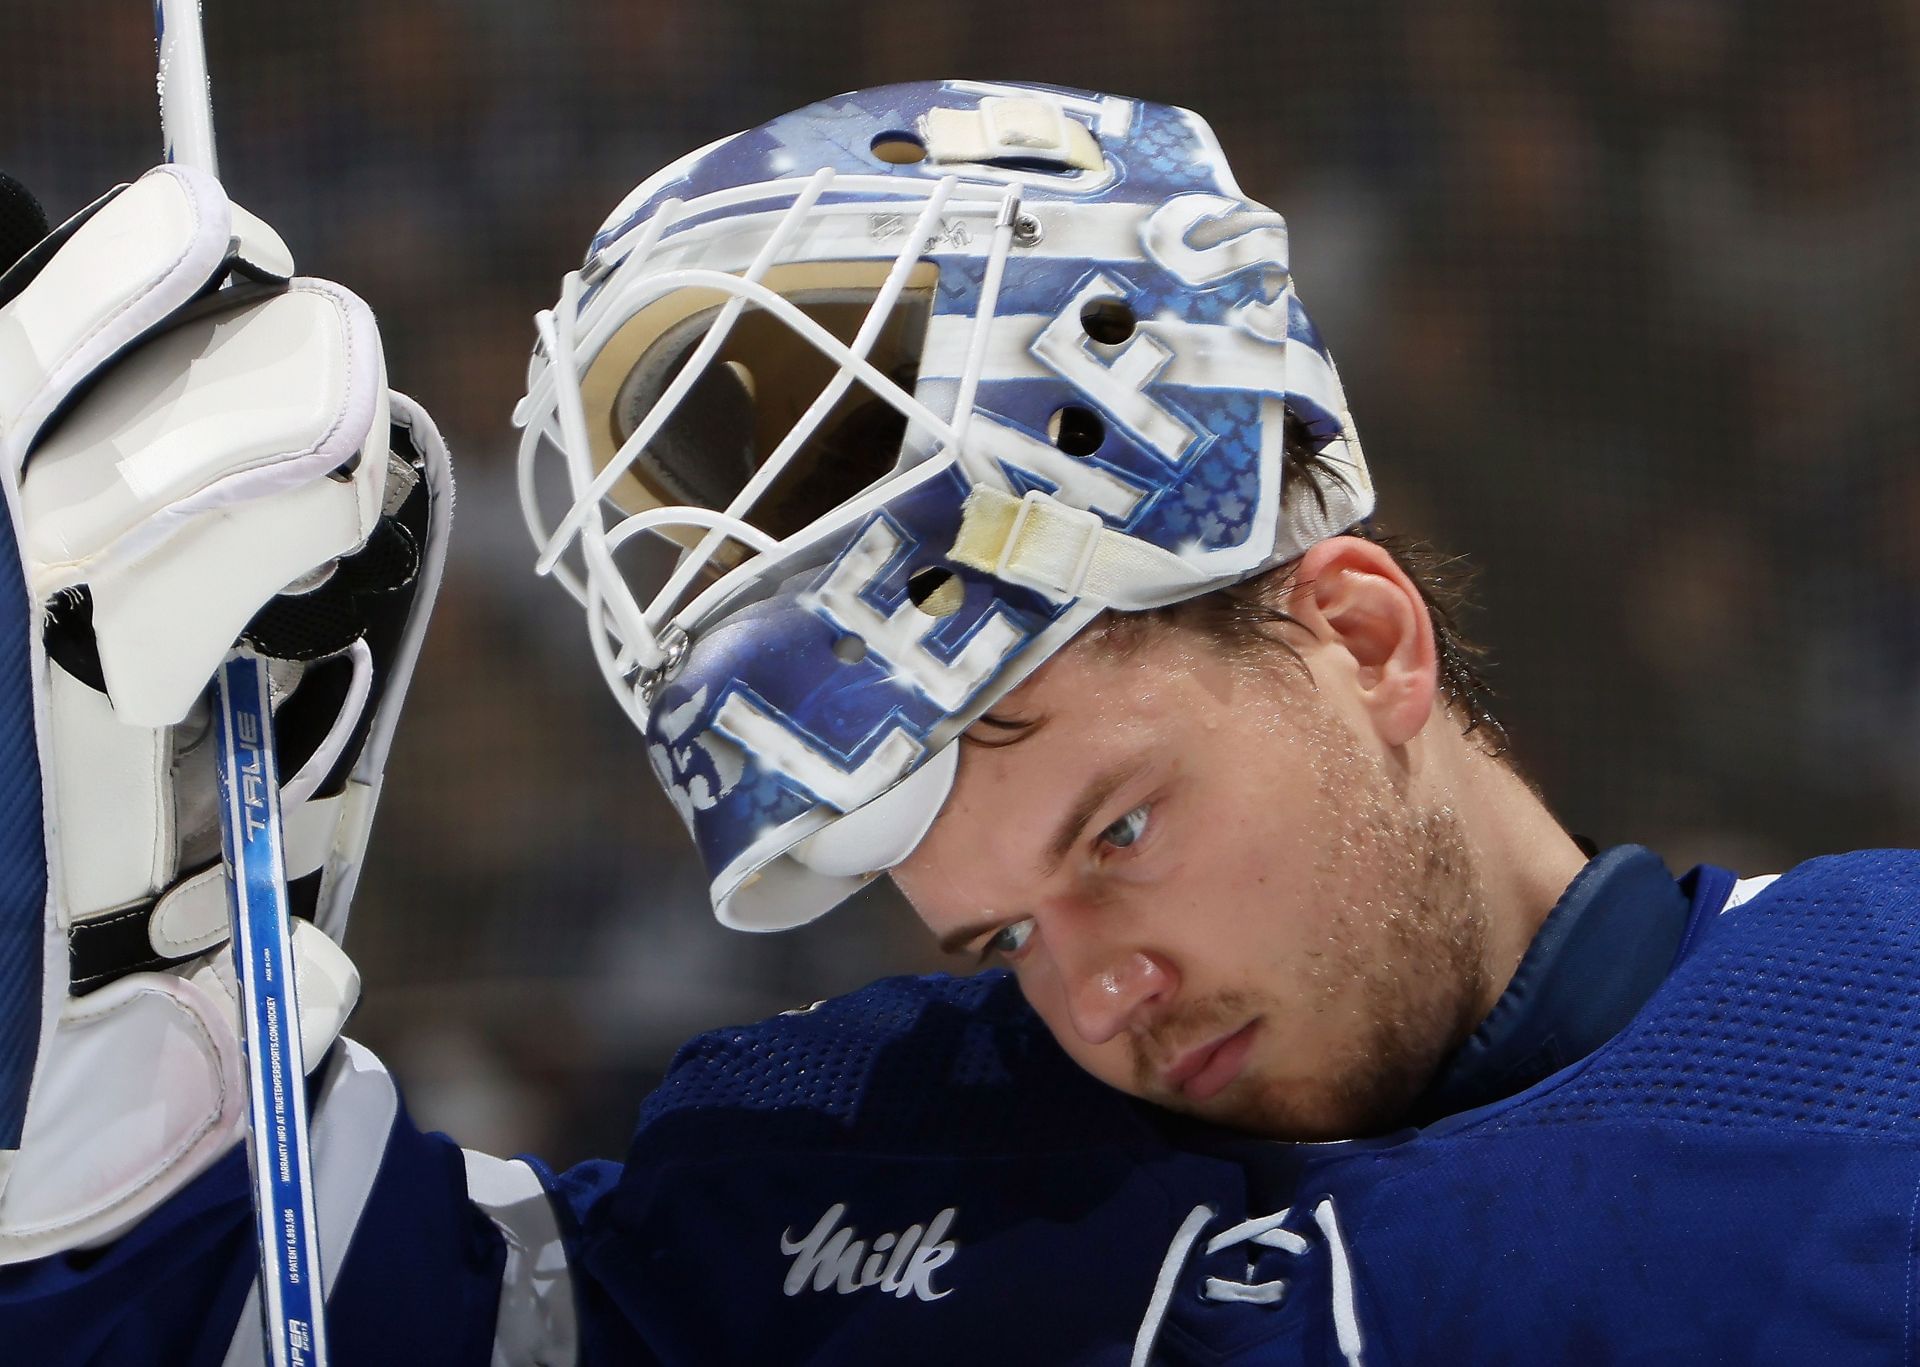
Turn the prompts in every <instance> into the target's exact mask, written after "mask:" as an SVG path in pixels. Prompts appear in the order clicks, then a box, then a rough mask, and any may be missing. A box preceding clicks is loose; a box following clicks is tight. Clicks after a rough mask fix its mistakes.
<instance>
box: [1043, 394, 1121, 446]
mask: <svg viewBox="0 0 1920 1367" xmlns="http://www.w3.org/2000/svg"><path fill="white" fill-rule="evenodd" d="M1047 437H1048V438H1049V439H1050V440H1051V441H1052V442H1053V444H1054V445H1055V446H1057V447H1059V448H1060V449H1061V450H1062V451H1065V452H1066V453H1067V454H1068V455H1070V456H1090V455H1092V454H1093V453H1094V452H1095V451H1098V450H1099V449H1100V444H1101V443H1102V442H1104V441H1105V440H1106V439H1107V425H1106V424H1105V423H1104V422H1101V421H1100V415H1099V414H1098V413H1096V412H1094V411H1093V410H1092V409H1091V408H1082V407H1080V406H1079V405H1078V404H1071V403H1070V404H1068V405H1067V406H1066V407H1065V408H1061V409H1057V410H1056V411H1055V412H1054V415H1053V416H1052V417H1051V418H1048V419H1047Z"/></svg>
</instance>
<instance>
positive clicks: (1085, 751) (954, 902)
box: [894, 642, 1230, 930]
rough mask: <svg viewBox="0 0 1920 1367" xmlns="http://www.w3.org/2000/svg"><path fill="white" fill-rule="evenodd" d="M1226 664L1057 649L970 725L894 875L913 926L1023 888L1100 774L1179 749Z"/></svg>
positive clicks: (1201, 718)
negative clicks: (915, 918) (947, 781)
mask: <svg viewBox="0 0 1920 1367" xmlns="http://www.w3.org/2000/svg"><path fill="white" fill-rule="evenodd" d="M1224 668H1225V666H1224V665H1222V664H1220V663H1219V662H1218V661H1215V660H1212V659H1210V658H1207V657H1204V656H1199V655H1191V654H1189V653H1186V652H1183V651H1182V650H1180V649H1178V648H1175V647H1166V648H1161V647H1158V646H1155V647H1148V648H1142V649H1140V650H1138V651H1128V652H1114V651H1111V650H1105V649H1101V648H1098V647H1097V646H1096V647H1095V648H1092V649H1082V648H1081V645H1080V643H1078V642H1076V643H1075V644H1074V646H1072V647H1070V648H1068V649H1067V650H1064V651H1062V652H1061V653H1060V654H1059V655H1056V656H1055V657H1054V658H1053V659H1052V660H1050V661H1048V662H1047V664H1046V665H1045V666H1043V667H1042V668H1041V669H1040V670H1038V671H1036V672H1035V674H1034V675H1033V677H1032V678H1030V679H1028V680H1027V681H1026V682H1025V683H1023V684H1022V685H1021V686H1020V687H1019V688H1017V689H1015V690H1013V691H1012V692H1010V693H1009V694H1007V696H1006V697H1005V698H1003V699H1002V700H1001V701H1000V703H999V704H997V705H996V706H995V707H994V708H993V710H992V712H991V713H990V714H989V715H991V716H993V717H995V718H999V719H1001V720H1003V721H1005V722H1008V723H1013V724H1014V725H1011V726H1000V727H996V726H993V725H983V724H976V725H975V727H974V728H973V729H972V730H971V731H970V732H969V733H968V740H967V741H966V742H964V743H963V744H962V746H961V751H960V764H959V772H958V774H957V776H956V778H955V781H954V786H953V791H952V793H951V794H950V796H949V797H948V799H947V802H946V805H945V806H944V807H943V808H942V809H941V812H940V815H939V816H938V817H937V818H936V819H935V821H934V823H933V826H932V829H930V830H929V831H928V832H927V835H926V838H925V839H924V840H922V841H921V843H920V846H919V848H918V849H916V850H915V851H914V853H913V855H912V856H911V857H910V858H909V859H908V860H907V861H906V862H905V863H904V864H902V865H901V866H900V867H899V868H897V869H896V870H895V871H894V872H895V881H896V882H897V883H898V884H899V886H900V888H901V890H902V891H903V892H904V893H905V894H906V895H907V897H908V899H909V900H911V901H912V902H913V903H914V904H915V906H916V908H917V909H918V910H919V911H920V913H921V916H922V918H923V919H925V920H927V921H929V923H930V924H935V929H936V930H939V929H941V928H942V926H940V925H939V924H937V923H938V922H941V921H943V920H947V919H951V918H952V917H953V916H954V915H956V914H960V915H967V916H971V915H973V914H975V913H977V912H978V911H979V910H980V909H981V908H983V907H988V906H994V905H999V904H1009V905H1010V904H1012V903H1014V902H1016V901H1018V900H1019V899H1020V898H1022V897H1024V896H1026V895H1028V894H1029V893H1030V892H1031V891H1032V879H1033V877H1034V875H1035V872H1036V870H1037V869H1038V868H1039V867H1040V866H1041V865H1042V864H1043V862H1044V859H1045V856H1046V852H1047V849H1048V846H1049V844H1050V841H1051V839H1052V837H1053V836H1054V834H1055V833H1056V831H1057V829H1058V827H1059V825H1060V823H1061V822H1062V821H1063V820H1064V819H1065V818H1066V817H1067V816H1068V815H1069V814H1070V813H1071V812H1072V811H1073V809H1074V807H1075V805H1076V802H1078V801H1079V800H1081V799H1082V798H1083V796H1084V795H1085V793H1086V791H1087V789H1088V787H1089V785H1090V784H1091V783H1093V782H1094V781H1096V780H1097V779H1098V778H1099V777H1100V776H1101V775H1103V774H1109V773H1114V772H1118V771H1121V770H1124V769H1128V768H1131V767H1133V766H1137V765H1143V764H1149V763H1152V762H1153V760H1154V758H1155V757H1156V756H1160V755H1165V754H1167V753H1171V752H1177V751H1178V750H1179V749H1180V748H1181V747H1182V746H1183V743H1184V738H1186V737H1189V736H1191V735H1192V733H1193V730H1194V729H1195V728H1196V727H1205V726H1207V725H1209V724H1210V717H1211V714H1215V713H1218V712H1219V711H1220V710H1221V709H1223V708H1224V707H1226V706H1227V705H1228V703H1229V701H1230V700H1229V699H1228V698H1226V697H1220V696H1216V694H1221V693H1224V692H1225V691H1226V690H1228V689H1229V688H1230V685H1228V684H1227V683H1225V682H1223V681H1222V680H1221V679H1220V678H1218V677H1216V672H1217V671H1220V670H1224Z"/></svg>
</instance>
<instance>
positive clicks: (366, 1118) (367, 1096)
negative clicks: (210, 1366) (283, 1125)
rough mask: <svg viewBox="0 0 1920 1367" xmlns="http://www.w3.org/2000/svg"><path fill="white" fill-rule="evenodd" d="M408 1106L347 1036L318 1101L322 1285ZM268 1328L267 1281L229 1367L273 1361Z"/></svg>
mask: <svg viewBox="0 0 1920 1367" xmlns="http://www.w3.org/2000/svg"><path fill="white" fill-rule="evenodd" d="M399 1109H400V1093H399V1091H398V1089H396V1088H395V1087H394V1085H393V1078H392V1077H390V1076H389V1075H388V1073H387V1070H386V1067H385V1065H383V1064H382V1063H381V1062H380V1060H379V1059H377V1058H375V1057H374V1056H373V1054H372V1053H371V1052H370V1051H369V1050H368V1049H366V1048H365V1047H364V1046H362V1045H358V1044H355V1043H354V1042H353V1041H352V1040H350V1039H343V1040H341V1041H340V1050H339V1052H338V1053H337V1054H336V1055H335V1057H334V1058H333V1060H332V1061H331V1063H330V1064H329V1065H328V1073H327V1080H326V1081H325V1082H324V1083H323V1084H322V1085H321V1088H320V1096H319V1099H318V1100H317V1101H315V1102H314V1106H313V1120H312V1129H311V1133H310V1136H309V1138H310V1140H311V1143H312V1150H313V1177H314V1192H313V1205H314V1214H315V1216H316V1218H317V1219H318V1220H319V1222H320V1269H321V1285H322V1286H326V1287H331V1286H332V1285H333V1283H334V1281H335V1279H336V1278H338V1277H339V1275H340V1265H341V1263H342V1262H343V1261H344V1260H345V1258H346V1254H347V1245H348V1244H349V1243H350V1242H352V1239H353V1231H354V1229H355V1228H356V1227H358V1225H359V1223H360V1213H361V1211H363V1210H365V1209H366V1206H367V1197H368V1196H370V1195H371V1194H372V1192H373V1183H374V1179H375V1178H377V1177H378V1176H379V1174H380V1160H381V1158H382V1157H383V1156H384V1155H385V1154H386V1151H387V1141H388V1139H389V1138H390V1136H391V1135H392V1133H393V1119H394V1116H395V1115H396V1114H397V1113H398V1112H399ZM264 1354H265V1343H264V1340H263V1338H262V1333H261V1328H260V1283H259V1282H258V1281H257V1280H256V1281H255V1282H254V1284H253V1285H252V1286H251V1287H250V1288H249V1289H248V1291H247V1303H246V1305H245V1306H243V1307H242V1308H241V1311H240V1320H239V1323H237V1324H236V1325H235V1326H234V1332H233V1340H232V1342H231V1343H229V1344H228V1345H227V1355H226V1357H225V1359H223V1361H222V1365H221V1367H258V1365H259V1364H262V1363H264V1362H265V1356H264Z"/></svg>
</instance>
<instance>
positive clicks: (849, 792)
mask: <svg viewBox="0 0 1920 1367" xmlns="http://www.w3.org/2000/svg"><path fill="white" fill-rule="evenodd" d="M537 323H538V326H539V333H540V344H539V346H538V348H537V349H536V350H535V352H534V356H533V361H532V365H531V367H530V369H529V372H528V378H527V395H526V397H525V398H524V399H523V400H522V401H521V403H520V406H519V408H518V409H517V410H516V413H515V420H516V422H517V423H518V424H519V425H520V426H521V427H522V428H524V434H523V436H522V438H521V443H520V489H521V498H522V503H523V506H524V508H525V511H526V515H527V520H528V523H529V525H530V527H531V529H532V531H533V536H534V540H535V541H536V543H537V544H538V545H539V547H540V559H539V565H540V568H541V569H542V570H543V571H551V572H552V573H554V574H555V576H556V577H557V578H559V579H560V580H561V582H562V583H563V584H565V585H566V586H567V587H568V589H569V590H570V591H571V592H572V593H573V594H574V596H575V597H576V598H578V599H579V600H580V602H581V603H582V604H583V605H584V606H585V608H586V610H587V617H588V623H589V627H590V630H591V634H592V638H593V644H594V649H595V652H596V655H597V657H598V659H599V661H600V664H601V667H602V669H603V671H604V672H605V674H606V678H607V682H608V684H609V685H610V686H611V687H612V689H613V692H614V695H615V696H616V697H617V698H618V699H619V700H620V702H621V703H622V705H623V706H625V707H626V709H627V710H628V712H629V714H630V715H631V716H632V718H633V720H634V721H635V722H636V723H637V724H638V725H639V726H640V727H641V728H642V729H643V730H644V732H645V733H646V736H647V740H648V742H649V750H650V753H651V755H652V757H653V764H654V768H655V770H656V771H657V773H658V775H659V777H660V780H661V782H662V783H663V784H664V785H665V786H666V789H667V792H668V793H669V795H670V796H671V797H672V798H673V801H674V804H675V806H676V807H677V808H678V809H679V811H680V814H681V816H682V817H683V818H684V819H685V820H686V822H687V825H688V827H689V829H690V830H691V831H692V832H693V836H694V840H695V842H696V843H697V844H698V846H699V849H700V855H701V858H702V859H703V860H704V861H705V865H706V869H707V871H708V874H709V877H710V879H711V892H712V898H713V905H714V910H715V913H716V914H717V915H718V916H719V918H720V919H721V920H722V921H723V922H725V923H726V924H729V925H733V926H737V927H741V928H745V929H752V930H773V929H780V928H784V927H787V926H793V925H798V924H801V923H803V922H805V921H808V920H811V919H812V918H814V917H816V916H818V915H820V914H821V913H823V912H825V911H827V910H828V909H829V908H831V907H832V906H834V905H835V904H836V903H837V902H839V901H841V900H842V899H843V898H845V897H846V896H848V895H849V894H850V893H852V892H853V891H854V890H856V889H857V888H859V887H860V886H861V885H862V884H863V883H865V882H866V881H867V880H868V879H870V878H872V877H873V876H874V875H875V874H876V873H877V872H879V871H881V870H883V869H886V868H890V867H891V866H893V865H894V864H896V863H898V862H899V861H900V860H901V859H904V858H905V857H906V856H907V855H908V854H909V853H911V852H912V850H913V847H914V846H915V845H916V844H917V843H918V842H919V840H920V838H921V837H922V836H923V835H924V834H925V833H926V831H927V828H928V827H929V826H930V825H931V824H932V822H933V819H934V817H935V816H936V815H937V813H938V812H939V810H940V807H941V804H942V803H943V802H944V801H945V799H946V795H947V793H948V791H949V790H950V788H951V786H952V783H953V776H954V772H955V767H956V763H957V755H958V750H959V747H958V746H957V745H956V744H954V742H955V740H956V739H957V737H958V736H959V734H960V732H961V731H962V730H964V729H965V728H966V727H967V726H968V725H969V724H970V723H972V722H973V721H974V720H975V719H977V718H978V717H979V716H980V715H981V714H982V713H983V712H985V711H986V710H987V709H988V708H989V707H991V706H992V705H993V703H994V702H995V701H996V700H997V699H999V698H1000V697H1002V696H1003V695H1004V694H1005V693H1007V691H1008V690H1010V689H1011V688H1013V687H1014V686H1015V685H1016V684H1017V683H1019V682H1020V680H1021V679H1023V678H1024V677H1026V676H1027V675H1028V674H1029V673H1031V672H1032V671H1033V670H1034V669H1035V668H1036V667H1038V666H1039V665H1040V664H1041V663H1043V662H1044V661H1045V660H1046V659H1047V657H1048V656H1050V655H1052V654H1053V653H1054V652H1055V651H1056V650H1058V649H1060V647H1061V646H1063V645H1065V644H1066V643H1067V641H1068V640H1070V639H1071V638H1072V637H1073V635H1074V634H1075V633H1076V632H1077V631H1079V630H1080V629H1081V628H1082V627H1084V626H1086V625H1087V623H1088V622H1090V621H1091V620H1092V619H1093V618H1094V617H1095V616H1096V615H1097V614H1098V613H1100V612H1102V611H1103V610H1105V609H1108V608H1113V609H1119V610H1122V611H1126V610H1138V609H1144V608H1150V607H1157V606H1161V605H1164V604H1168V603H1173V602H1177V601H1179V600H1181V599H1185V598H1190V597H1192V596H1194V595H1196V594H1201V593H1205V592H1207V591H1208V590H1210V589H1214V588H1218V587H1220V586H1223V585H1227V584H1231V583H1234V582H1236V581H1239V580H1243V579H1246V578H1249V577H1251V576H1253V575H1256V574H1259V573H1260V572H1261V571H1262V570H1265V569H1267V568H1269V567H1271V566H1274V565H1277V564H1280V563H1282V562H1285V561H1287V560H1291V559H1293V558H1294V557H1296V556H1298V555H1299V554H1301V552H1303V551H1304V550H1306V548H1307V547H1309V546H1310V545H1312V544H1313V543H1314V542H1316V541H1318V540H1320V539H1322V538H1324V537H1327V536H1330V535H1333V534H1335V533H1338V532H1340V531H1343V530H1345V529H1347V528H1349V527H1351V526H1353V525H1354V524H1356V523H1357V522H1359V521H1360V520H1362V519H1363V518H1365V517H1366V516H1367V515H1368V514H1369V512H1371V510H1372V504H1373V489H1372V484H1371V482H1370V480H1369V479H1368V476H1367V471H1366V465H1365V462H1364V460H1363V458H1362V456H1361V453H1360V444H1359V440H1358V438H1357V437H1356V435H1355V432H1354V427H1353V422H1352V420H1351V418H1350V417H1349V416H1348V414H1347V407H1346V401H1345V399H1344V398H1343V397H1342V394H1341V389H1340V382H1339V380H1338V378H1337V377H1336V376H1335V374H1334V369H1333V364H1332V362H1331V361H1330V360H1329V359H1328V356H1327V351H1326V348H1325V346H1324V345H1323V344H1322V343H1321V341H1320V337H1319V335H1318V334H1317V333H1316V332H1315V331H1314V327H1313V324H1312V323H1311V322H1309V321H1308V318H1307V315H1306V312H1305V311H1304V310H1303V309H1302V308H1301V306H1300V304H1299V302H1298V301H1297V300H1296V299H1295V298H1294V293H1293V286H1292V282H1291V280H1290V278H1289V276H1288V272H1287V237H1286V227H1285V225H1284V223H1283V222H1282V221H1281V219H1280V217H1279V215H1277V214H1275V213H1273V212H1272V211H1270V210H1268V209H1266V208H1264V207H1262V206H1261V205H1259V204H1256V203H1254V202H1252V201H1250V200H1249V199H1247V198H1246V196H1245V195H1243V194H1242V193H1241V191H1240V188H1239V187H1238V186H1237V185H1236V184H1235V183H1234V179H1233V175H1232V173H1231V172H1230V171H1229V170H1228V169H1227V164H1226V160H1225V158H1224V157H1223V156H1222V154H1221V151H1220V148H1219V146H1218V144H1217V143H1216V142H1215V140H1214V136H1213V133H1212V131H1211V130H1210V129H1209V128H1208V127H1207V125H1206V124H1205V123H1204V122H1202V121H1201V120H1200V119H1199V118H1197V117H1196V116H1194V115H1193V114H1191V113H1188V112H1187V111H1185V110H1182V109H1174V108H1169V107H1167V106H1164V105H1156V104H1147V103H1144V102H1141V101H1137V100H1128V99H1120V98H1117V97H1114V96H1108V95H1091V94H1085V93H1082V92H1079V91H1072V90H1062V89H1057V88H1054V87H1050V86H1035V85H1014V84H991V83H983V82H973V81H943V82H937V83H926V84H916V85H896V86H887V87H883V88H881V89H877V90H865V91H859V92H856V93H854V94H850V95H844V96H841V97H839V98H837V99H832V100H827V101H824V102H822V103H819V104H815V105H811V106H809V107H807V108H805V109H802V110H799V111H797V112H796V113H792V114H787V115H784V116H782V117H780V118H777V119H775V120H773V121H772V122H771V123H768V124H765V125H763V126H761V127H759V128H756V129H753V130H752V131H750V132H745V133H740V134H737V135H735V136H733V137H730V138H726V139H723V140H722V141H720V142H716V143H714V144H712V145H711V146H709V147H706V148H704V149H702V150H700V151H698V152H696V153H694V154H693V155H691V156H688V157H686V158H684V159H682V160H680V161H678V162H676V163H674V164H673V165H672V166H669V167H668V168H666V169H665V170H663V171H661V172H660V173H659V174H658V175H656V176H654V177H653V178H652V179H650V180H648V181H647V182H646V183H645V184H643V185H641V186H640V187H639V188H638V189H636V190H635V191H634V192H633V193H632V194H630V195H629V196H627V198H626V200H625V201H624V202H623V203H622V204H621V205H620V206H619V208H617V209H616V210H615V211H614V213H613V215H612V217H611V218H609V219H608V220H607V222H606V224H605V225H604V226H603V227H602V228H601V229H600V231H599V233H598V234H597V235H596V236H595V238H594V240H593V245H592V248H591V250H590V252H589V253H588V256H587V259H586V263H585V265H584V266H583V267H582V268H581V269H580V270H579V271H577V272H572V273H570V274H568V275H567V277H566V279H565V281H564V283H563V286H562V290H561V296H560V302H559V304H558V306H557V307H556V308H555V309H554V310H553V311H552V312H551V313H547V312H543V313H542V314H541V315H540V316H539V318H538V319H537ZM1289 413H1291V415H1292V417H1293V419H1294V420H1295V422H1296V424H1297V430H1304V433H1305V434H1306V440H1307V442H1308V445H1309V446H1310V447H1317V448H1318V449H1319V455H1320V458H1321V460H1322V461H1324V462H1325V463H1326V464H1327V465H1329V466H1330V467H1332V473H1333V474H1334V475H1335V476H1336V478H1334V479H1333V480H1331V481H1329V482H1328V483H1327V487H1326V489H1325V494H1326V496H1325V498H1324V500H1321V499H1310V498H1302V499H1295V500H1292V501H1291V502H1290V503H1283V501H1282V497H1281V495H1282V486H1283V455H1282V453H1283V442H1284V434H1285V430H1286V417H1287V415H1288V414H1289ZM555 455H557V456H558V457H559V459H558V460H557V461H556V460H554V459H552V457H553V456H555ZM550 470H551V471H552V472H553V473H548V472H549V471H550ZM562 477H564V485H563V486H562V485H561V483H560V481H561V479H562ZM562 488H563V492H562V493H561V494H560V500H563V501H564V502H565V503H566V504H567V505H568V506H566V507H565V509H564V512H562V514H561V515H560V516H559V517H557V518H554V517H551V516H549V515H548V513H547V512H546V511H545V510H544V505H545V504H547V503H551V504H552V505H553V506H554V507H556V508H557V507H559V506H560V502H559V501H556V500H555V498H554V494H555V491H556V490H557V489H562ZM1296 505H1297V506H1296ZM641 532H653V533H656V534H657V535H658V536H659V538H660V540H659V541H657V542H654V543H653V545H652V546H651V548H650V551H648V550H642V549H641V548H640V547H639V546H638V545H636V546H634V547H633V548H631V549H624V548H627V546H628V543H629V542H632V541H633V540H634V538H636V537H638V535H639V534H640V533H641ZM643 585H645V586H646V587H643Z"/></svg>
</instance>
